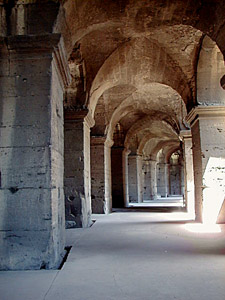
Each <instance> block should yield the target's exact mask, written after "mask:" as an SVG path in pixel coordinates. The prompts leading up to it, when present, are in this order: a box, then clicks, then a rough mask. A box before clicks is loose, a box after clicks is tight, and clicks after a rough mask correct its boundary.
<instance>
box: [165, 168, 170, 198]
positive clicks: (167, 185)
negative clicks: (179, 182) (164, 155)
mask: <svg viewBox="0 0 225 300" xmlns="http://www.w3.org/2000/svg"><path fill="white" fill-rule="evenodd" d="M165 178H166V179H165V180H166V194H167V197H169V194H170V164H169V163H168V162H167V163H166V164H165Z"/></svg>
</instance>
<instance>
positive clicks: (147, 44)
mask: <svg viewBox="0 0 225 300" xmlns="http://www.w3.org/2000/svg"><path fill="white" fill-rule="evenodd" d="M143 57H144V58H145V59H144V60H143ZM156 62H157V63H156ZM171 74H176V76H171ZM153 82H156V83H161V84H164V85H167V86H170V87H172V88H173V89H174V90H175V91H177V92H178V94H179V95H181V97H182V99H184V101H185V103H187V102H188V101H189V100H190V99H191V98H192V92H191V90H190V88H189V86H188V83H187V79H186V77H185V74H184V73H183V72H182V70H181V68H180V67H179V66H178V65H177V64H176V63H175V61H174V60H173V59H172V58H171V57H170V56H169V55H168V54H167V53H166V51H165V50H164V49H163V48H162V47H160V46H159V45H157V44H156V43H155V42H154V41H151V40H149V39H147V38H136V39H134V40H131V41H130V42H127V43H125V44H124V45H123V46H121V47H120V48H119V49H117V50H116V51H115V52H114V53H113V54H112V55H111V56H110V57H109V58H108V59H107V60H106V61H105V63H104V64H103V66H102V67H101V69H100V70H99V72H98V74H97V76H96V77H95V79H94V81H93V84H92V87H91V91H90V102H89V108H90V110H91V111H92V114H94V110H95V107H96V104H97V101H98V99H99V97H100V96H101V95H102V94H103V93H104V91H106V90H107V89H109V88H111V87H113V86H115V85H118V84H121V83H122V84H132V85H134V86H135V87H137V89H138V88H140V87H141V86H142V85H145V84H150V83H153Z"/></svg>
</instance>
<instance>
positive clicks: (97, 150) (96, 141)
mask: <svg viewBox="0 0 225 300" xmlns="http://www.w3.org/2000/svg"><path fill="white" fill-rule="evenodd" d="M111 145H112V143H111ZM111 145H110V143H109V142H108V140H106V138H105V137H98V136H92V137H91V199H92V212H93V213H96V214H104V213H105V214H107V213H110V212H111V210H112V192H111Z"/></svg>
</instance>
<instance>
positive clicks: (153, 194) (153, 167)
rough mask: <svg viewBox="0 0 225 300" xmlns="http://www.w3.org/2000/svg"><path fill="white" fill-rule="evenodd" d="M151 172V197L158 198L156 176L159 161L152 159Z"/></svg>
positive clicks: (152, 198)
mask: <svg viewBox="0 0 225 300" xmlns="http://www.w3.org/2000/svg"><path fill="white" fill-rule="evenodd" d="M149 163H150V173H151V179H150V191H151V194H150V199H151V200H156V199H157V178H156V165H157V162H156V161H155V160H150V161H149Z"/></svg>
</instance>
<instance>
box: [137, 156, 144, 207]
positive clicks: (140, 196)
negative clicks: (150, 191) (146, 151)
mask: <svg viewBox="0 0 225 300" xmlns="http://www.w3.org/2000/svg"><path fill="white" fill-rule="evenodd" d="M137 190H138V202H139V203H141V202H143V170H142V156H141V155H137Z"/></svg>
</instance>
